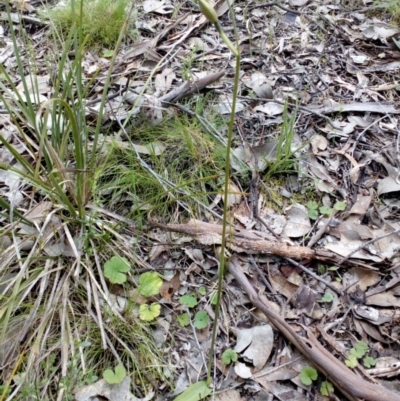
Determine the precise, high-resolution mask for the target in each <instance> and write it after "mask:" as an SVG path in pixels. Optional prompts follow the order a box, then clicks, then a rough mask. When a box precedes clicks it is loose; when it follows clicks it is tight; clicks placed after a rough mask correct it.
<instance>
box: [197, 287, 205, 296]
mask: <svg viewBox="0 0 400 401" xmlns="http://www.w3.org/2000/svg"><path fill="white" fill-rule="evenodd" d="M198 291H199V294H200V295H203V296H204V295H206V293H207V290H206V287H200V288H199V289H198Z"/></svg>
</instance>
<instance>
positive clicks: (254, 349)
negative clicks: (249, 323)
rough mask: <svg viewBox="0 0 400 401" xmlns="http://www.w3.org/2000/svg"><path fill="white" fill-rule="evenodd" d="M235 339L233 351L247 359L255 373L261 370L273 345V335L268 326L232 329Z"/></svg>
mask: <svg viewBox="0 0 400 401" xmlns="http://www.w3.org/2000/svg"><path fill="white" fill-rule="evenodd" d="M232 331H233V333H234V334H235V335H236V337H237V343H236V347H235V351H236V352H238V353H240V354H241V356H242V357H244V358H248V359H249V360H250V361H251V362H252V363H253V365H254V367H255V371H259V370H261V369H262V368H263V367H264V365H265V364H266V363H267V360H268V358H269V356H270V354H271V351H272V345H273V343H274V333H273V331H272V328H271V326H270V325H268V324H265V325H263V326H255V327H252V328H251V329H243V330H237V329H232Z"/></svg>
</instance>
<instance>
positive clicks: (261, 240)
mask: <svg viewBox="0 0 400 401" xmlns="http://www.w3.org/2000/svg"><path fill="white" fill-rule="evenodd" d="M150 223H151V225H152V226H154V227H160V228H162V229H164V230H169V231H175V232H179V233H182V234H186V235H190V236H191V237H192V238H193V239H195V240H196V241H198V242H199V243H201V244H203V245H219V244H221V243H222V226H220V225H218V224H212V223H206V222H204V221H200V220H190V221H189V222H188V223H186V224H161V223H157V222H155V221H151V222H150ZM227 235H228V237H227V242H226V245H227V246H228V247H229V248H230V249H232V250H234V251H236V252H244V253H247V254H253V255H254V254H268V253H270V254H273V255H277V256H281V257H284V258H291V259H296V260H301V259H303V260H304V259H307V260H313V259H318V260H322V261H330V262H338V261H339V260H340V258H339V257H338V255H336V254H335V253H333V252H331V251H326V250H324V249H316V250H314V249H311V248H307V247H305V246H299V245H292V244H289V243H287V242H284V241H282V242H278V241H277V240H276V238H274V237H273V236H272V235H270V234H268V233H266V232H259V231H254V230H235V229H234V228H231V229H230V230H229V229H228V234H227Z"/></svg>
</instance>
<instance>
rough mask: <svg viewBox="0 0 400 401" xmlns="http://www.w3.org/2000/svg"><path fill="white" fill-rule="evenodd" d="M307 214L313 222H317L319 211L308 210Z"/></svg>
mask: <svg viewBox="0 0 400 401" xmlns="http://www.w3.org/2000/svg"><path fill="white" fill-rule="evenodd" d="M307 214H308V217H309V218H310V219H311V220H317V219H318V216H319V214H318V210H317V209H308V210H307Z"/></svg>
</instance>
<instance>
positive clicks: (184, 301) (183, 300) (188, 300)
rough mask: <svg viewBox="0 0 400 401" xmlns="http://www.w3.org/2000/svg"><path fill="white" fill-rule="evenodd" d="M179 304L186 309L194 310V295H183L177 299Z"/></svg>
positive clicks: (195, 301)
mask: <svg viewBox="0 0 400 401" xmlns="http://www.w3.org/2000/svg"><path fill="white" fill-rule="evenodd" d="M179 303H180V304H181V305H185V306H187V307H188V308H194V307H195V306H196V305H197V298H196V297H195V296H194V295H188V294H187V295H183V296H182V297H180V298H179Z"/></svg>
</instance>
